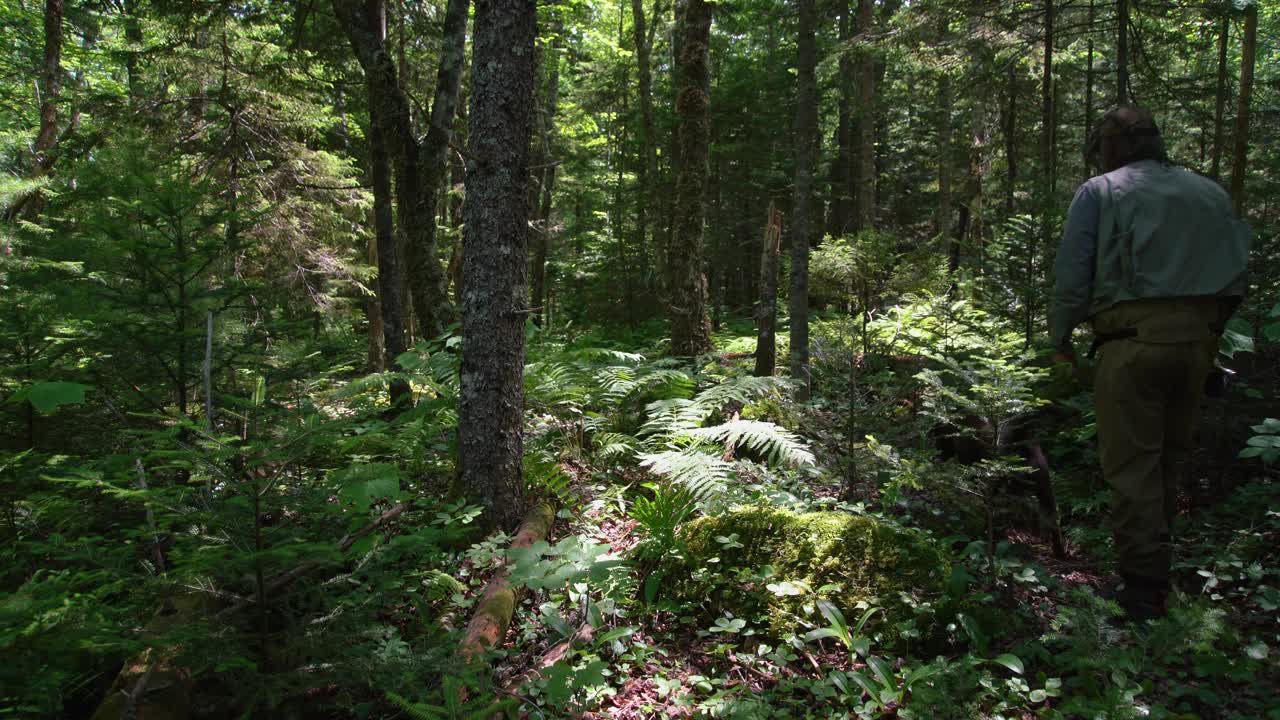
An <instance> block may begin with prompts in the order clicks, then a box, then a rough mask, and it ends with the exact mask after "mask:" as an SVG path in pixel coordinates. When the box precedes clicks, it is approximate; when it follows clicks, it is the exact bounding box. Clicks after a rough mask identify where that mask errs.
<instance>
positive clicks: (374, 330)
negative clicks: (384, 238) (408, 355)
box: [365, 210, 387, 372]
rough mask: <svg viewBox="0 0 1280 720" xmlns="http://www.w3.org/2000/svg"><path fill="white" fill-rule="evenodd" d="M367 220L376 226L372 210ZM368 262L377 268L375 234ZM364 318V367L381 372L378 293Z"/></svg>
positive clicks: (382, 351)
mask: <svg viewBox="0 0 1280 720" xmlns="http://www.w3.org/2000/svg"><path fill="white" fill-rule="evenodd" d="M369 220H370V222H369V224H370V225H372V226H374V227H376V226H377V220H376V218H375V217H374V213H373V210H370V211H369ZM368 261H369V264H370V265H372V266H374V267H378V238H377V233H376V232H375V233H374V234H373V235H370V236H369V247H368ZM365 318H366V319H367V320H368V322H369V350H368V355H367V358H366V360H365V365H366V366H367V367H368V368H369V372H382V371H383V370H386V369H387V358H386V349H385V348H386V338H385V335H384V334H383V332H384V330H383V328H384V325H383V324H382V303H381V302H380V301H379V300H378V293H376V292H375V293H374V294H373V296H372V297H370V298H368V299H367V300H366V301H365Z"/></svg>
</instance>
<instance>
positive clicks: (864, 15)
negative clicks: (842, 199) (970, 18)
mask: <svg viewBox="0 0 1280 720" xmlns="http://www.w3.org/2000/svg"><path fill="white" fill-rule="evenodd" d="M874 8H875V0H858V31H859V34H860V35H861V38H860V40H859V42H860V44H861V47H860V48H859V57H858V163H857V174H856V175H857V183H858V207H857V212H856V213H855V217H854V227H855V228H856V229H858V230H869V229H871V228H872V227H874V226H875V203H876V147H875V145H876V111H875V106H876V74H875V69H876V65H875V53H873V52H872V49H871V33H872V32H873V29H874V28H873V22H874V16H873V14H872V11H873V10H874Z"/></svg>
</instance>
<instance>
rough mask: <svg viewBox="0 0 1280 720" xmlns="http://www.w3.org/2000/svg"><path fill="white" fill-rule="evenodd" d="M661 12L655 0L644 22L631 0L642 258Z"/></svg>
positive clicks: (654, 177) (650, 197)
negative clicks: (637, 103) (655, 41)
mask: <svg viewBox="0 0 1280 720" xmlns="http://www.w3.org/2000/svg"><path fill="white" fill-rule="evenodd" d="M661 14H662V2H661V0H658V1H657V2H654V4H653V14H652V16H651V17H650V18H648V20H651V21H652V23H651V24H647V23H646V18H645V14H644V0H631V16H632V26H633V30H634V33H633V34H634V43H635V48H636V74H637V76H638V80H639V90H640V153H641V155H642V157H641V159H640V165H639V167H638V169H637V180H638V181H639V182H638V184H639V186H640V196H641V201H640V202H639V203H637V204H636V239H637V240H638V248H639V250H640V252H641V257H642V258H648V255H649V251H648V248H649V247H650V245H651V240H650V239H649V222H650V219H651V218H653V217H656V216H657V214H658V199H657V182H658V144H657V140H658V137H657V131H656V130H655V128H654V122H653V39H654V32H655V30H656V28H657V26H658V22H659V16H660V15H661ZM654 234H655V235H656V233H654ZM644 271H645V277H646V278H647V277H649V276H650V274H651V273H650V272H649V271H650V268H648V267H645V268H644ZM647 284H648V283H646V285H647Z"/></svg>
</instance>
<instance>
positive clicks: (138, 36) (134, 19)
mask: <svg viewBox="0 0 1280 720" xmlns="http://www.w3.org/2000/svg"><path fill="white" fill-rule="evenodd" d="M138 2H139V0H124V40H125V42H126V43H128V44H129V49H128V50H126V51H125V55H124V67H125V75H126V76H127V80H128V83H129V101H130V102H131V103H134V104H137V103H138V102H141V100H142V68H140V67H138V56H139V55H141V54H142V53H141V48H142V19H141V17H139V12H138Z"/></svg>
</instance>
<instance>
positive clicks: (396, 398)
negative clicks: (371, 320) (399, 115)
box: [367, 81, 413, 407]
mask: <svg viewBox="0 0 1280 720" xmlns="http://www.w3.org/2000/svg"><path fill="white" fill-rule="evenodd" d="M367 89H368V92H369V108H370V111H369V119H370V123H369V125H370V128H369V176H370V179H371V180H372V181H373V236H374V242H375V244H376V245H377V248H378V306H379V308H380V309H381V311H382V348H383V350H384V351H385V352H386V362H384V363H383V366H384V367H385V368H391V367H393V366H394V365H395V361H396V358H398V357H400V355H401V354H402V353H403V352H404V351H405V333H404V297H403V295H402V293H401V288H403V287H404V270H403V268H402V267H401V265H400V253H398V252H396V238H395V226H394V215H393V212H392V209H391V159H390V157H389V153H388V151H387V145H388V144H390V139H389V138H388V135H390V128H389V127H388V121H387V118H386V117H385V116H384V115H383V113H382V112H380V111H379V110H377V109H376V104H375V102H374V97H375V96H376V95H377V93H378V91H377V89H376V88H375V87H374V83H373V81H369V82H368V87H367ZM390 394H391V406H392V407H403V406H404V405H407V404H409V403H410V402H411V401H412V398H413V396H412V392H411V391H410V389H409V383H407V382H405V381H404V380H393V381H391V387H390Z"/></svg>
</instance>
